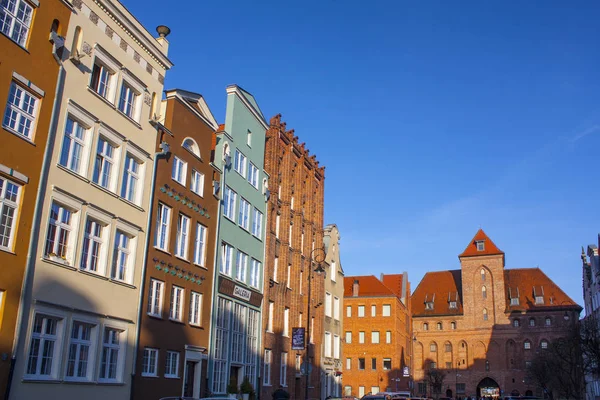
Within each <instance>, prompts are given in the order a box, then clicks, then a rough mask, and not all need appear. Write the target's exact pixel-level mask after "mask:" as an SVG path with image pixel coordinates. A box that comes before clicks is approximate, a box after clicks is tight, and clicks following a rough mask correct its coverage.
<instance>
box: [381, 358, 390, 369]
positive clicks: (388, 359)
mask: <svg viewBox="0 0 600 400" xmlns="http://www.w3.org/2000/svg"><path fill="white" fill-rule="evenodd" d="M386 361H387V362H389V363H390V365H389V367H387V368H386V367H385V363H386ZM382 365H383V370H384V371H390V370H391V369H392V359H391V358H387V357H386V358H384V359H383V364H382Z"/></svg>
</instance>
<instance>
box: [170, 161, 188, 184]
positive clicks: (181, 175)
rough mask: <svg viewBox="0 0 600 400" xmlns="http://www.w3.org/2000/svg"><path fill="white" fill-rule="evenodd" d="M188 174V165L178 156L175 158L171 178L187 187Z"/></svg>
mask: <svg viewBox="0 0 600 400" xmlns="http://www.w3.org/2000/svg"><path fill="white" fill-rule="evenodd" d="M186 172H187V163H186V162H185V161H183V160H181V159H180V158H177V156H173V168H172V169H171V178H173V180H174V181H175V182H178V183H181V184H182V185H183V186H185V180H186Z"/></svg>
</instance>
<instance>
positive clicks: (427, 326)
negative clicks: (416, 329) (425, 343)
mask: <svg viewBox="0 0 600 400" xmlns="http://www.w3.org/2000/svg"><path fill="white" fill-rule="evenodd" d="M423 330H424V331H428V330H429V324H428V323H427V322H424V323H423Z"/></svg>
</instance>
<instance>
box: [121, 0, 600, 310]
mask: <svg viewBox="0 0 600 400" xmlns="http://www.w3.org/2000/svg"><path fill="white" fill-rule="evenodd" d="M123 2H124V4H125V5H126V6H127V7H128V8H129V9H130V10H131V11H132V12H133V13H134V15H136V16H137V17H138V19H139V20H140V21H141V22H142V23H143V24H144V25H145V26H146V27H147V28H148V29H149V30H150V31H151V32H153V33H154V27H155V26H157V25H159V24H165V25H168V26H169V27H170V28H171V29H172V33H171V35H170V36H169V40H170V43H171V45H170V46H171V47H170V53H169V56H170V58H171V60H172V61H173V62H174V63H175V67H174V68H173V69H172V70H171V71H169V72H168V73H167V78H166V82H165V89H167V88H174V87H177V88H182V89H186V90H190V91H195V92H198V93H201V94H203V95H204V96H205V98H206V100H207V102H208V104H209V106H210V107H211V109H212V111H213V113H214V114H215V116H216V117H217V119H218V121H219V122H221V123H222V122H223V119H224V114H225V100H226V99H225V97H226V95H225V87H226V86H227V85H228V84H231V83H237V84H239V85H240V86H242V87H243V88H245V89H246V90H248V91H250V92H251V93H252V94H254V95H255V97H256V99H257V101H258V103H259V105H260V106H261V108H262V111H263V113H264V114H265V116H267V118H270V117H271V116H273V115H275V114H277V113H281V114H282V115H283V120H284V121H286V122H287V125H288V127H289V128H294V129H295V132H296V135H297V136H299V138H300V141H301V142H302V141H303V142H306V143H307V147H308V148H309V149H310V151H311V153H313V154H316V155H317V158H318V160H319V161H320V162H321V164H322V165H325V166H326V171H325V174H326V181H325V182H326V186H325V222H326V223H336V224H337V225H338V227H339V229H340V231H341V235H342V242H341V246H340V248H341V252H342V253H341V255H342V265H343V267H344V270H345V272H346V275H361V274H376V275H379V273H381V272H383V273H399V272H402V271H408V274H409V279H410V280H411V282H412V285H413V289H415V288H416V286H417V284H418V283H419V281H420V280H421V278H422V276H423V274H424V273H425V272H426V271H433V270H443V269H454V268H459V262H458V258H457V255H458V254H459V253H461V252H462V251H463V249H464V248H465V247H466V245H467V244H468V243H469V241H470V239H471V238H472V237H473V235H474V234H475V232H476V231H477V229H478V228H479V227H480V226H481V227H482V228H483V229H484V230H485V231H486V232H487V233H488V235H489V236H490V237H491V239H492V240H493V241H494V242H495V243H496V244H497V245H498V247H500V248H501V249H502V250H504V251H505V252H506V266H507V268H531V267H536V266H539V267H540V268H541V269H542V270H543V271H544V272H546V274H548V275H549V276H550V278H552V279H553V280H554V281H555V282H556V283H558V284H559V285H560V286H561V287H562V288H563V289H564V290H565V291H566V292H567V294H569V295H570V296H571V297H572V298H573V299H574V300H575V301H577V302H579V303H580V304H582V303H583V301H582V288H581V286H582V285H581V283H582V269H581V261H580V253H581V246H582V245H583V246H587V245H588V244H592V243H596V244H597V235H598V233H599V232H600V224H599V222H600V221H599V216H598V204H599V201H598V200H599V198H600V197H599V195H600V190H599V189H598V181H597V179H598V174H597V166H598V161H597V159H598V148H599V145H600V54H599V51H600V46H599V45H598V44H599V43H600V42H599V38H600V24H599V23H598V20H599V17H600V3H599V2H593V1H590V2H583V1H578V2H576V4H575V2H567V1H555V2H554V1H526V2H524V1H520V2H517V1H485V2H482V1H472V2H471V1H445V0H444V1H414V2H409V1H400V0H398V1H376V0H373V1H365V0H362V1H350V0H348V1H347V0H343V1H342V0H318V1H313V0H304V1H281V0H279V1H260V0H259V1H248V0H244V1H232V0H227V1H217V0H214V1H209V0H199V1H191V0H190V1H181V0H169V1H164V0H163V1H158V0H143V1H142V0H123Z"/></svg>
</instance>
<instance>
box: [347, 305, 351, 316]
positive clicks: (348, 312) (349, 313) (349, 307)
mask: <svg viewBox="0 0 600 400" xmlns="http://www.w3.org/2000/svg"><path fill="white" fill-rule="evenodd" d="M346 317H347V318H351V317H352V306H346Z"/></svg>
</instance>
